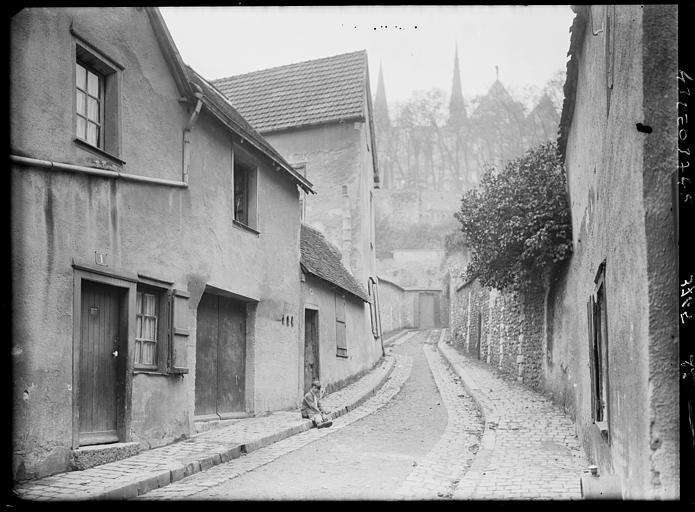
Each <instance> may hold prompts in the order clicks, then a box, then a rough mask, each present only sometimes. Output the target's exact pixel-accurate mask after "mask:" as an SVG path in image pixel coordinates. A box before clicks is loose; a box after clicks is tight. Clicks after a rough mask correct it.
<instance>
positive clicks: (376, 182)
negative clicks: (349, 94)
mask: <svg viewBox="0 0 695 512" xmlns="http://www.w3.org/2000/svg"><path fill="white" fill-rule="evenodd" d="M364 59H365V80H364V95H365V96H366V98H367V104H366V106H365V107H366V108H365V110H366V115H365V117H366V118H367V119H368V123H369V138H370V142H371V145H372V164H373V166H374V170H373V174H374V177H373V179H374V188H381V185H380V183H381V181H380V178H379V159H378V157H377V151H376V134H375V133H374V114H373V113H374V109H373V107H372V94H371V88H370V84H369V65H368V63H367V56H366V55H365V58H364Z"/></svg>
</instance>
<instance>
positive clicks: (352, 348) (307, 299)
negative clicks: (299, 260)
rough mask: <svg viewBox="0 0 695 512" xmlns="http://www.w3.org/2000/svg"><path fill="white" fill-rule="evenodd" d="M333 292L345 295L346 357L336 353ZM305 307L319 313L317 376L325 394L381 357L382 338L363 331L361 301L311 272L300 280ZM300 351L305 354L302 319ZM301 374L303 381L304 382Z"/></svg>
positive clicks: (343, 384) (357, 374)
mask: <svg viewBox="0 0 695 512" xmlns="http://www.w3.org/2000/svg"><path fill="white" fill-rule="evenodd" d="M336 294H338V295H339V296H344V297H345V330H346V334H345V339H346V346H347V354H346V357H343V356H339V355H338V354H337V350H336V347H337V340H336V304H335V301H336V298H335V297H336ZM302 296H303V299H304V308H305V309H311V310H314V311H316V312H317V313H318V348H319V356H318V357H319V369H320V372H319V378H320V379H321V385H322V389H323V391H324V392H326V393H330V392H332V391H333V390H336V389H340V388H341V387H343V386H345V385H346V384H348V383H350V382H351V381H353V380H355V379H356V378H357V377H358V376H359V375H361V374H362V373H364V372H365V371H368V370H369V369H371V368H372V367H373V366H374V365H375V364H376V363H377V362H378V361H379V360H380V358H381V356H382V347H381V341H380V340H379V339H377V338H375V337H374V336H373V335H372V334H371V332H369V333H368V335H367V334H365V332H364V325H365V319H364V305H365V303H364V301H362V300H361V299H359V298H357V297H355V296H354V295H352V294H350V293H346V292H345V290H342V289H341V288H338V287H335V286H333V285H331V284H330V283H328V282H327V281H324V280H323V279H320V278H317V277H315V276H313V275H311V274H305V281H304V282H303V283H302ZM301 324H302V325H301V333H300V334H301V336H300V339H301V342H300V346H301V350H300V354H302V357H303V354H304V338H305V337H304V328H305V325H304V321H303V319H302V322H301ZM303 378H304V377H303V374H302V381H301V382H303Z"/></svg>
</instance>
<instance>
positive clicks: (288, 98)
mask: <svg viewBox="0 0 695 512" xmlns="http://www.w3.org/2000/svg"><path fill="white" fill-rule="evenodd" d="M366 76H367V52H366V51H364V50H361V51H358V52H352V53H345V54H342V55H335V56H332V57H325V58H322V59H316V60H310V61H305V62H299V63H296V64H287V65H285V66H279V67H275V68H270V69H264V70H261V71H254V72H252V73H246V74H243V75H236V76H230V77H227V78H221V79H218V80H213V81H212V83H213V85H215V87H216V88H217V89H219V90H220V91H221V92H222V93H224V94H225V95H226V96H227V98H229V100H230V101H231V103H232V104H233V105H234V106H235V107H236V109H237V110H238V111H239V112H240V113H241V115H243V116H244V118H246V119H247V120H248V121H249V122H250V123H251V125H253V126H254V127H255V128H256V130H258V131H259V132H261V133H265V132H271V131H276V130H282V129H286V128H294V127H298V126H306V125H314V124H321V123H327V122H334V121H339V120H347V119H357V118H363V117H364V116H365V109H366V107H365V105H364V101H365V99H364V98H365V87H366Z"/></svg>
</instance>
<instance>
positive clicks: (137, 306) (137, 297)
mask: <svg viewBox="0 0 695 512" xmlns="http://www.w3.org/2000/svg"><path fill="white" fill-rule="evenodd" d="M135 312H136V313H138V314H140V313H142V292H138V293H137V294H136V295H135Z"/></svg>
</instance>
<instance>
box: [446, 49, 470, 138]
mask: <svg viewBox="0 0 695 512" xmlns="http://www.w3.org/2000/svg"><path fill="white" fill-rule="evenodd" d="M465 119H466V107H465V105H464V103H463V92H462V90H461V71H460V70H459V53H458V45H456V48H455V50H454V81H453V83H452V85H451V99H450V100H449V124H450V125H452V126H457V125H459V124H460V123H461V122H463V121H464V120H465Z"/></svg>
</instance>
